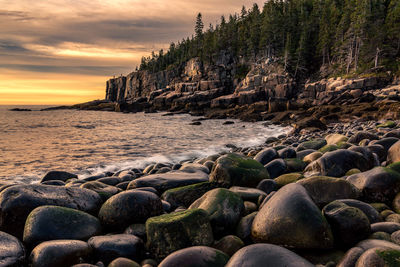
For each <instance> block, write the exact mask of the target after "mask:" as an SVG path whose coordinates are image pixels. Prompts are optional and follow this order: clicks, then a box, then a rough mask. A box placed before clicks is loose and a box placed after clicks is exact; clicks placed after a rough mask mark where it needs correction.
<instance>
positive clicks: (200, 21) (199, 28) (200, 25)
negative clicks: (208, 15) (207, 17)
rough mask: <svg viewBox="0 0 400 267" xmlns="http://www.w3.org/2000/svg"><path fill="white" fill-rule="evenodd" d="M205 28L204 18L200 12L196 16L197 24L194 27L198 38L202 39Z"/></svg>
mask: <svg viewBox="0 0 400 267" xmlns="http://www.w3.org/2000/svg"><path fill="white" fill-rule="evenodd" d="M203 28H204V23H203V18H202V15H201V13H199V14H197V18H196V26H195V27H194V32H195V34H196V38H198V39H201V37H202V36H203Z"/></svg>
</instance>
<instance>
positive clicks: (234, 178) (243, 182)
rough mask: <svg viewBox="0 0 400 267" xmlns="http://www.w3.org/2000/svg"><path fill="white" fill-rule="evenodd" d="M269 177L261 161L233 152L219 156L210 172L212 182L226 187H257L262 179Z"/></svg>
mask: <svg viewBox="0 0 400 267" xmlns="http://www.w3.org/2000/svg"><path fill="white" fill-rule="evenodd" d="M268 178H269V175H268V172H267V170H266V169H265V168H264V166H263V165H262V164H261V163H259V162H258V161H256V160H254V159H252V158H249V157H245V156H242V155H239V154H233V153H230V154H227V155H224V156H222V157H220V158H218V159H217V161H216V162H215V164H214V167H213V170H212V171H211V174H210V182H217V183H219V184H221V185H222V186H225V187H230V186H244V187H256V186H257V184H258V183H259V182H260V181H262V180H264V179H268Z"/></svg>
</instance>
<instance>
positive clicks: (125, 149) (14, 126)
mask: <svg viewBox="0 0 400 267" xmlns="http://www.w3.org/2000/svg"><path fill="white" fill-rule="evenodd" d="M7 108H9V107H5V106H2V107H0V182H2V181H5V180H7V181H16V180H18V181H23V182H31V181H35V180H37V179H39V177H41V176H42V175H43V174H44V173H45V172H47V171H49V170H67V171H71V172H75V173H78V174H80V175H81V176H82V177H84V176H87V175H89V174H93V173H98V172H100V171H106V170H110V171H115V170H116V169H123V168H132V167H139V168H140V167H144V166H145V165H146V164H148V163H151V162H171V161H172V162H179V161H181V160H184V159H187V158H193V157H199V156H203V155H209V154H213V153H216V152H219V151H221V150H222V149H224V147H225V144H228V143H230V144H235V145H238V146H252V145H257V144H260V143H262V142H263V141H264V140H265V138H266V137H268V136H277V135H279V134H282V133H284V132H285V131H287V130H288V129H287V128H282V127H279V126H268V128H267V127H264V126H262V123H261V122H260V123H245V122H240V121H235V124H230V125H222V123H223V121H221V120H206V121H202V124H201V125H198V126H193V125H189V123H190V122H191V120H193V119H194V118H195V117H191V116H190V115H185V114H182V115H176V116H172V117H171V116H162V113H154V114H144V113H136V114H123V113H114V112H98V111H77V110H58V111H42V112H40V111H32V112H15V111H14V112H13V111H8V110H7Z"/></svg>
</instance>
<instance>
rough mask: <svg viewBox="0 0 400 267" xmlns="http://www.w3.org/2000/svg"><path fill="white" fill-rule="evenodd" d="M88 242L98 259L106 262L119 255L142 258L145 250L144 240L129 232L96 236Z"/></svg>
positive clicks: (135, 258) (133, 258) (132, 258)
mask: <svg viewBox="0 0 400 267" xmlns="http://www.w3.org/2000/svg"><path fill="white" fill-rule="evenodd" d="M88 244H89V245H90V247H91V248H92V250H93V256H94V258H95V259H96V261H102V262H103V263H105V264H108V263H110V262H111V261H112V260H114V259H115V258H119V257H125V258H129V259H131V260H140V258H141V255H142V252H143V241H142V240H141V239H140V238H138V237H137V236H134V235H128V234H117V235H104V236H94V237H92V238H90V239H89V241H88Z"/></svg>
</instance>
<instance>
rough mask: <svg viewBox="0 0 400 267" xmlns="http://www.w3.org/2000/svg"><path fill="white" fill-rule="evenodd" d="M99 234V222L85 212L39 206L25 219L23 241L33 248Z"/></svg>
mask: <svg viewBox="0 0 400 267" xmlns="http://www.w3.org/2000/svg"><path fill="white" fill-rule="evenodd" d="M100 233H101V225H100V221H99V220H98V219H97V218H96V217H94V216H92V215H90V214H87V213H86V212H83V211H79V210H75V209H70V208H64V207H57V206H41V207H38V208H36V209H34V210H33V211H32V212H31V213H30V214H29V216H28V218H27V219H26V223H25V229H24V238H23V240H24V242H25V243H26V244H29V245H30V246H35V245H37V244H39V243H41V242H43V241H49V240H57V239H74V240H87V239H89V238H90V237H92V236H94V235H98V234H100Z"/></svg>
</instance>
